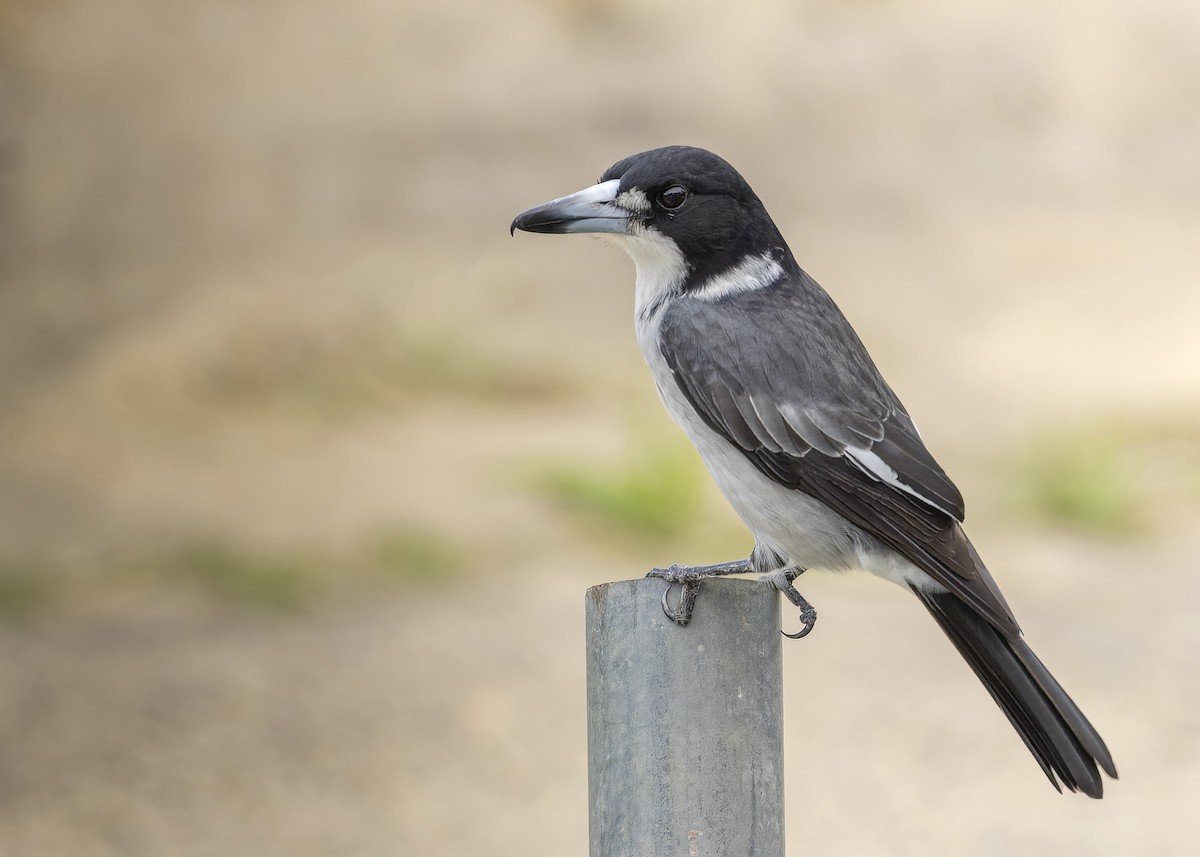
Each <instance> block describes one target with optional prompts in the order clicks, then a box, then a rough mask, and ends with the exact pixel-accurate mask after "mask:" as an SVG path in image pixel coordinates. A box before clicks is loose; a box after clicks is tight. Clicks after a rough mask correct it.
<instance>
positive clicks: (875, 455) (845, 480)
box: [509, 146, 1117, 798]
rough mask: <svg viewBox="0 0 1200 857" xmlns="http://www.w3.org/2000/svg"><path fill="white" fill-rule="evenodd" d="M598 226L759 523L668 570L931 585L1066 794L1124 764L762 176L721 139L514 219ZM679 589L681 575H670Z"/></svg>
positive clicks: (661, 355) (727, 488) (694, 428)
mask: <svg viewBox="0 0 1200 857" xmlns="http://www.w3.org/2000/svg"><path fill="white" fill-rule="evenodd" d="M518 229H519V230H522V231H525V232H534V233H553V234H571V233H591V234H596V235H599V236H601V237H603V238H606V239H609V240H611V241H613V242H615V243H616V244H618V245H619V246H621V247H622V249H624V250H625V251H626V252H627V253H628V254H629V256H630V257H632V259H633V262H634V267H635V269H636V279H635V289H634V294H635V300H634V303H635V310H634V313H635V326H636V333H637V341H638V345H639V347H640V350H641V352H642V355H643V357H644V358H645V361H646V363H647V365H648V367H649V369H650V372H651V375H652V376H653V379H654V383H655V386H656V387H657V390H658V393H659V396H660V398H661V399H662V402H663V404H664V406H665V407H666V410H667V411H668V413H669V414H670V416H671V417H672V418H673V419H674V420H675V422H676V423H678V424H679V426H680V427H681V428H682V429H683V431H684V432H685V433H686V434H687V436H688V437H689V438H690V439H691V441H692V443H693V444H694V445H695V446H696V448H697V450H698V451H699V454H700V457H701V458H702V459H703V461H704V463H705V465H706V466H707V468H708V471H709V473H710V474H711V476H712V478H713V480H714V481H715V482H716V484H717V486H718V487H719V488H720V490H721V492H722V493H723V494H724V496H725V497H726V499H727V500H728V501H729V503H730V505H731V506H732V507H733V508H734V510H735V511H736V512H737V513H738V515H739V516H740V518H741V519H742V521H743V522H744V523H745V525H746V526H747V528H748V529H749V530H750V532H751V533H752V535H753V537H754V547H753V550H752V551H751V553H750V556H748V557H746V558H744V559H739V560H734V561H732V562H723V563H718V564H714V565H710V566H695V567H685V566H678V565H676V566H671V567H670V568H665V569H654V570H653V571H652V572H651V575H653V576H656V577H662V578H664V579H665V580H667V581H668V582H669V584H682V594H681V596H680V598H679V603H678V606H676V607H672V606H671V605H670V604H669V603H668V601H667V592H664V593H663V609H664V611H665V612H666V613H667V615H668V617H670V618H671V619H673V620H675V621H676V622H678V623H679V624H686V623H687V621H688V620H689V618H690V616H691V612H692V610H693V609H694V607H695V602H696V595H697V592H698V590H699V583H700V581H701V580H703V579H705V578H707V577H710V576H715V575H723V574H741V573H747V572H757V573H759V574H761V575H763V576H764V577H766V578H767V579H769V580H770V581H771V582H773V583H774V584H775V585H776V586H777V587H778V588H779V589H780V591H782V592H783V593H784V594H785V595H786V596H787V597H788V598H789V599H790V600H791V601H792V603H794V604H796V605H797V606H799V607H800V608H801V614H802V615H801V618H802V620H803V621H804V623H805V625H804V629H803V630H802V631H801V632H800V633H799V634H795V635H789V636H803V635H804V634H806V633H808V631H810V630H811V629H812V623H813V622H814V621H815V617H816V614H815V611H814V610H813V609H812V607H811V605H809V604H808V602H807V601H806V600H805V599H804V598H803V596H801V595H800V594H799V592H797V591H796V590H795V588H794V585H793V583H794V581H795V579H796V578H797V577H798V576H799V575H800V574H801V573H804V572H805V571H807V570H809V569H821V570H833V571H841V570H853V569H861V570H865V571H867V572H870V573H872V574H874V575H876V576H877V577H880V578H883V579H884V580H887V581H890V582H892V583H895V584H898V585H899V586H901V587H903V588H905V589H907V590H909V591H910V592H912V593H913V594H914V595H915V596H916V597H917V599H918V600H919V601H920V602H921V603H922V604H923V605H924V606H925V608H926V609H927V610H928V612H929V613H930V614H931V615H932V617H933V618H934V620H935V621H936V622H937V624H938V625H939V626H940V628H941V630H942V631H943V632H944V633H945V635H946V636H947V637H948V638H949V639H950V641H951V642H952V643H953V644H954V646H955V648H956V649H957V650H958V652H959V654H961V655H962V657H963V658H964V659H965V660H966V662H967V663H968V664H969V665H970V667H971V669H972V670H973V671H974V672H975V674H976V676H978V678H979V679H980V681H981V682H982V683H983V685H984V686H985V687H986V689H987V691H988V692H989V693H990V694H991V696H992V698H993V699H994V700H995V702H996V703H997V705H998V706H999V707H1000V709H1001V710H1002V711H1003V712H1004V714H1005V715H1006V716H1007V717H1008V720H1009V721H1010V722H1011V724H1012V726H1013V727H1014V728H1015V729H1016V731H1017V733H1018V734H1019V735H1020V737H1021V739H1022V740H1023V741H1024V742H1025V745H1026V746H1027V747H1028V748H1029V751H1030V752H1031V753H1032V754H1033V757H1034V758H1035V759H1036V760H1037V762H1038V764H1039V765H1040V766H1041V769H1042V771H1043V772H1044V773H1045V775H1046V776H1047V777H1048V778H1049V780H1050V782H1051V784H1052V785H1053V786H1054V787H1055V788H1056V789H1057V790H1058V791H1059V792H1062V790H1063V788H1066V789H1067V790H1069V791H1072V792H1075V791H1078V792H1082V793H1083V794H1085V795H1088V796H1089V797H1093V798H1100V797H1102V796H1103V791H1104V790H1103V779H1102V778H1101V776H1100V771H1103V772H1104V773H1105V774H1107V775H1108V776H1109V777H1111V778H1113V779H1116V778H1117V770H1116V767H1115V765H1114V763H1113V759H1112V755H1111V754H1110V753H1109V750H1108V748H1107V747H1106V746H1105V743H1104V741H1103V739H1102V738H1101V737H1100V735H1099V733H1098V732H1097V731H1096V729H1095V728H1094V727H1093V726H1092V724H1091V723H1090V722H1089V721H1088V719H1087V718H1086V717H1085V716H1084V714H1083V712H1082V711H1081V710H1080V709H1079V707H1078V706H1077V705H1076V704H1075V702H1074V701H1073V700H1072V699H1071V697H1070V696H1068V695H1067V693H1066V692H1065V691H1064V690H1063V688H1062V686H1061V685H1060V684H1059V683H1058V682H1057V681H1056V680H1055V679H1054V677H1053V676H1052V675H1051V674H1050V672H1049V671H1048V670H1047V669H1046V667H1045V666H1043V664H1042V662H1041V661H1040V660H1039V659H1038V658H1037V656H1036V655H1035V654H1034V653H1033V650H1032V649H1030V647H1029V645H1028V644H1027V643H1026V642H1025V639H1024V636H1023V633H1022V631H1021V628H1020V626H1019V625H1018V624H1017V620H1016V618H1015V617H1014V615H1013V612H1012V610H1011V608H1010V607H1009V605H1008V603H1007V601H1006V600H1005V598H1004V596H1003V595H1002V594H1001V592H1000V589H999V587H998V586H997V585H996V582H995V581H994V580H993V578H992V575H991V573H990V572H989V571H988V569H987V567H986V566H985V565H984V563H983V560H982V559H981V558H980V556H979V554H978V552H977V551H976V550H975V548H974V546H973V545H972V544H971V542H970V541H969V540H968V539H967V536H966V533H965V532H964V530H963V526H962V523H963V519H964V514H965V509H964V503H963V497H962V494H961V493H960V491H959V490H958V488H957V487H956V486H955V485H954V483H953V482H952V481H951V480H950V478H949V477H948V476H947V475H946V473H945V471H944V470H943V469H942V467H941V466H940V465H939V464H938V463H937V461H936V460H935V459H934V457H933V455H932V454H931V453H930V452H929V450H928V449H927V448H926V446H925V444H924V442H923V440H922V439H921V435H920V433H919V432H918V431H917V427H916V424H915V423H914V422H913V419H912V417H910V416H909V413H908V410H907V408H905V406H904V405H903V404H902V403H901V401H900V399H899V397H897V395H896V394H895V393H894V392H893V391H892V388H891V387H890V386H889V385H888V383H887V382H886V381H885V380H884V378H883V376H882V375H881V374H880V372H879V370H878V368H877V367H876V365H875V363H874V361H873V360H872V359H871V357H870V355H869V354H868V353H867V349H866V347H865V346H864V345H863V342H862V340H861V339H860V338H859V336H858V334H857V333H856V332H855V331H854V329H853V327H851V325H850V323H849V321H847V319H846V317H845V316H844V315H843V314H842V312H841V310H840V309H839V308H838V307H837V305H836V304H835V303H834V301H833V299H832V298H831V297H830V296H829V294H828V293H827V292H826V291H825V290H824V289H822V288H821V286H820V285H818V284H817V282H816V281H815V280H814V279H813V278H812V277H810V276H809V275H808V274H807V273H806V272H805V271H804V270H803V269H802V268H801V267H800V265H799V264H798V263H797V262H796V259H795V257H794V256H793V254H792V251H791V250H790V249H789V247H788V245H787V242H786V241H785V240H784V238H783V236H782V234H781V233H780V231H779V229H778V227H777V226H776V225H775V222H774V221H773V220H772V219H771V216H770V215H769V214H768V213H767V210H766V208H765V206H764V205H763V203H762V201H761V200H760V199H759V197H758V195H757V194H755V192H754V191H753V190H752V189H751V187H750V185H749V184H748V183H747V182H746V180H745V179H744V178H743V177H742V176H741V174H740V173H738V171H737V170H736V169H734V168H733V167H732V166H731V165H730V164H729V163H728V162H726V161H725V160H724V159H722V158H721V157H719V156H717V155H715V154H713V153H712V152H709V151H707V150H705V149H701V148H696V147H691V146H666V147H662V148H657V149H652V150H649V151H646V152H642V153H640V154H636V155H632V156H630V157H627V158H624V159H622V160H620V161H618V162H617V163H615V164H614V165H613V166H611V167H609V168H608V170H606V171H605V172H604V174H603V175H602V176H601V177H600V180H599V181H598V182H597V183H595V184H594V185H591V186H589V187H586V188H584V189H583V190H580V191H578V192H576V193H572V194H569V195H567V196H563V197H560V198H558V199H554V200H551V201H550V202H547V203H544V204H542V205H538V206H535V207H533V208H530V209H529V210H527V211H524V212H522V213H521V214H519V215H517V217H516V218H515V219H514V220H513V221H512V224H511V226H510V227H509V232H510V234H515V232H516V230H518ZM667 591H668V592H669V591H670V590H669V589H668V590H667Z"/></svg>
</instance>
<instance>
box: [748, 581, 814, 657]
mask: <svg viewBox="0 0 1200 857" xmlns="http://www.w3.org/2000/svg"><path fill="white" fill-rule="evenodd" d="M802 574H804V569H802V568H781V569H780V570H779V571H776V572H773V573H771V574H765V575H763V576H762V577H761V578H759V579H760V580H765V581H767V582H768V583H771V584H772V585H774V587H775V588H776V589H778V590H779V591H780V592H782V593H783V594H784V596H786V597H787V600H788V601H790V602H792V603H793V604H794V605H796V606H797V607H799V608H800V621H801V622H803V623H804V627H803V628H801V629H800V630H799V631H797V632H796V633H794V634H789V633H788V632H787V631H784V632H783V636H785V637H788V638H790V639H793V640H799V639H800V638H801V637H807V636H808V633H809V631H811V630H812V629H813V626H814V625H816V624H817V611H816V609H815V608H814V607H813V606H812V605H811V604H809V603H808V600H807V599H806V598H805V597H804V596H803V595H801V594H800V593H799V592H797V591H796V587H794V586H792V582H793V581H794V580H795V579H796V578H797V577H799V576H800V575H802Z"/></svg>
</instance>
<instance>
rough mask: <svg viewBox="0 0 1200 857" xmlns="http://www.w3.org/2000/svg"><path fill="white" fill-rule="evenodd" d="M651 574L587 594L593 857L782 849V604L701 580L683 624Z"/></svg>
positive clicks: (754, 589) (770, 856) (729, 584)
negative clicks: (673, 617)
mask: <svg viewBox="0 0 1200 857" xmlns="http://www.w3.org/2000/svg"><path fill="white" fill-rule="evenodd" d="M665 586H666V584H665V583H663V582H662V581H661V580H654V579H640V580H623V581H619V582H616V583H605V584H603V585H601V586H594V587H592V588H591V589H589V590H588V591H587V694H588V792H589V803H590V817H589V822H590V835H589V839H590V846H591V847H590V855H591V857H675V855H679V857H705V855H712V857H783V730H782V722H781V721H782V712H783V703H782V693H781V691H782V675H781V670H780V633H779V601H778V598H777V597H776V589H775V588H774V587H773V586H771V585H769V584H766V583H758V582H754V581H747V580H711V581H705V582H704V583H703V584H702V586H701V590H700V597H699V600H698V601H697V604H696V611H695V614H694V615H693V617H692V621H691V623H690V624H689V625H688V626H687V627H685V628H680V627H678V626H677V625H675V624H673V623H672V622H671V621H670V620H668V619H667V618H666V617H665V616H664V615H663V612H662V609H661V608H660V606H659V599H660V598H661V596H662V593H663V588H664V587H665Z"/></svg>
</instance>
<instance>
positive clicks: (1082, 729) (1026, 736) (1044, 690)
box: [913, 587, 1117, 798]
mask: <svg viewBox="0 0 1200 857" xmlns="http://www.w3.org/2000/svg"><path fill="white" fill-rule="evenodd" d="M913 591H914V592H916V593H917V596H918V597H919V598H920V599H921V601H922V603H924V605H925V607H926V608H927V609H928V610H929V612H930V613H931V614H933V618H934V619H936V620H937V623H938V624H939V625H940V626H941V628H942V630H943V631H945V632H946V636H947V637H949V638H950V641H951V642H952V643H954V646H955V648H957V649H958V651H959V654H961V655H962V656H963V658H965V659H966V661H967V663H968V664H970V665H971V669H973V670H974V671H975V675H977V676H979V679H980V681H982V682H983V684H984V686H985V687H987V689H988V693H990V694H991V695H992V699H994V700H996V704H997V705H999V706H1000V708H1001V710H1002V711H1003V712H1004V713H1005V715H1007V716H1008V719H1009V722H1011V723H1012V725H1013V726H1014V727H1015V728H1016V730H1017V732H1018V733H1019V734H1020V736H1021V739H1022V740H1023V741H1024V742H1025V746H1027V747H1028V748H1029V751H1030V752H1031V753H1033V756H1034V758H1035V759H1037V761H1038V764H1039V765H1041V766H1042V770H1043V771H1045V773H1046V776H1047V777H1049V778H1050V782H1051V783H1052V784H1053V785H1054V787H1055V788H1056V789H1058V790H1059V791H1062V787H1061V786H1059V780H1061V781H1062V785H1063V786H1066V787H1067V788H1068V789H1070V790H1071V791H1081V792H1083V793H1084V794H1086V795H1087V796H1088V797H1094V798H1099V797H1101V796H1102V795H1103V794H1104V785H1103V782H1102V781H1101V779H1100V773H1099V771H1098V770H1097V765H1098V766H1099V767H1100V769H1102V770H1103V771H1104V772H1105V773H1106V774H1108V775H1109V776H1110V777H1112V778H1113V779H1116V777H1117V769H1116V767H1115V766H1114V765H1113V760H1112V756H1111V755H1109V752H1108V748H1107V747H1105V746H1104V741H1103V740H1102V739H1101V738H1100V735H1099V734H1097V732H1096V730H1095V729H1094V728H1093V727H1092V724H1091V723H1089V722H1088V720H1087V718H1086V717H1084V716H1083V712H1082V711H1080V710H1079V706H1077V705H1076V704H1075V703H1074V702H1072V701H1071V697H1069V696H1067V693H1066V691H1064V690H1063V689H1062V687H1061V686H1060V685H1059V683H1058V682H1057V681H1055V680H1054V676H1052V675H1050V672H1049V670H1047V669H1046V668H1045V667H1044V666H1042V662H1041V661H1039V660H1038V658H1037V655H1035V654H1034V653H1033V651H1032V650H1031V649H1030V648H1029V646H1027V645H1026V644H1025V642H1024V640H1021V639H1020V638H1015V639H1009V638H1008V637H1006V636H1004V635H1003V634H1001V633H1000V632H999V631H997V630H996V629H995V628H994V627H993V626H992V625H991V624H990V623H989V622H988V621H987V620H986V619H983V618H982V617H980V616H979V615H977V614H976V613H975V612H974V611H973V610H972V609H971V608H970V607H968V606H967V605H966V604H964V603H963V602H962V601H960V600H959V599H958V598H957V597H956V596H954V595H952V594H950V593H948V592H943V593H934V594H931V593H928V592H922V591H921V590H919V589H916V588H915V587H914V588H913ZM1056 777H1057V779H1056Z"/></svg>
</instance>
